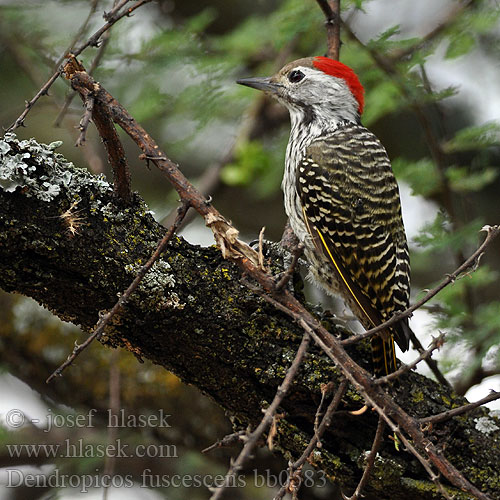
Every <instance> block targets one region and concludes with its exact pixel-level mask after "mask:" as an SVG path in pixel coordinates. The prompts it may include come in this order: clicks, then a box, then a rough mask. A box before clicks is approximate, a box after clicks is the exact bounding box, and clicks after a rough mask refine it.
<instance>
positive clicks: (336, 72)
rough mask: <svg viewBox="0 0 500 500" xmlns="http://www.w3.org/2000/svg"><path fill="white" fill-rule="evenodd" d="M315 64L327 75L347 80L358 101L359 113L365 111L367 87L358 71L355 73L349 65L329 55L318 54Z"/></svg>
mask: <svg viewBox="0 0 500 500" xmlns="http://www.w3.org/2000/svg"><path fill="white" fill-rule="evenodd" d="M313 66H314V67H315V68H316V69H319V70H320V71H323V73H326V74H327V75H331V76H334V77H336V78H342V79H343V80H345V82H346V83H347V85H348V86H349V88H350V89H351V92H352V95H353V96H354V97H355V98H356V100H357V101H358V104H359V107H358V110H359V114H360V115H361V114H362V113H363V107H364V105H365V89H364V88H363V85H361V82H360V81H359V78H358V77H357V75H356V73H354V71H353V70H352V69H351V68H349V66H346V65H345V64H343V63H341V62H339V61H335V60H334V59H330V58H329V57H322V56H318V57H315V58H314V59H313Z"/></svg>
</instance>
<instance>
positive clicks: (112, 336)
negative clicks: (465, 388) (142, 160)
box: [0, 134, 500, 500]
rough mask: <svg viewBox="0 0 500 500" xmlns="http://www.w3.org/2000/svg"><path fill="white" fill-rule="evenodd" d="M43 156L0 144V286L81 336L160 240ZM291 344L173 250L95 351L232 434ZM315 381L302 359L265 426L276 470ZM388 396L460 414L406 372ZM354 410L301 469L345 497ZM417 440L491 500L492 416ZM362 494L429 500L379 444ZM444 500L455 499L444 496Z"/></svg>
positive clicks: (358, 435) (352, 458)
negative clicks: (197, 402) (131, 366)
mask: <svg viewBox="0 0 500 500" xmlns="http://www.w3.org/2000/svg"><path fill="white" fill-rule="evenodd" d="M56 146H57V144H53V145H50V146H43V145H40V144H38V143H36V141H34V140H31V141H17V140H16V139H15V136H13V135H12V134H8V135H7V136H6V137H5V138H4V140H3V141H0V203H1V207H2V209H1V210H0V286H1V287H2V288H3V289H4V290H6V291H11V292H18V293H21V294H24V295H28V296H30V297H33V298H34V299H35V300H37V301H38V302H39V303H41V304H43V305H44V306H45V307H47V308H49V309H50V310H51V311H52V312H53V313H54V314H56V315H57V316H59V317H61V318H62V319H64V320H67V321H72V322H74V323H78V324H80V325H81V326H82V328H83V329H84V331H89V330H90V329H91V328H92V327H93V326H94V324H95V323H96V321H97V319H98V317H99V312H100V311H103V310H106V309H109V308H110V307H111V306H112V305H113V304H114V302H115V301H116V297H117V294H119V293H120V292H121V291H123V290H124V289H125V288H126V287H127V285H128V284H129V283H130V282H131V281H132V279H133V278H134V276H135V273H136V272H137V270H138V268H139V267H140V266H141V265H142V264H143V263H144V262H145V261H146V260H147V259H148V258H149V256H150V255H151V253H152V252H153V251H154V249H155V248H156V245H157V242H158V240H159V239H160V238H161V236H162V235H163V234H164V231H165V229H164V228H163V227H161V226H160V225H159V224H158V223H156V222H155V220H154V219H153V217H152V215H151V214H150V213H149V212H148V207H147V206H146V204H145V203H144V201H143V200H142V199H140V197H139V196H138V195H135V196H134V200H133V202H132V204H131V205H130V206H128V207H127V208H123V205H120V204H117V203H115V197H114V195H113V188H112V186H110V185H109V184H108V183H107V182H106V181H105V180H104V179H103V178H102V177H95V176H92V175H91V174H89V173H88V172H87V171H86V170H83V169H78V168H76V167H74V166H73V165H72V164H70V163H68V162H67V161H66V160H65V159H64V158H63V157H62V156H61V155H58V154H56V153H54V148H55V147H56ZM318 314H320V312H319V311H318ZM324 320H325V322H328V317H325V318H324ZM330 327H331V331H332V332H334V331H335V330H334V328H335V327H334V326H333V325H330ZM336 333H338V334H341V333H342V332H340V331H336ZM302 335H303V332H302V330H301V329H300V328H299V327H298V326H296V325H295V324H294V323H293V322H291V321H290V319H289V318H288V317H287V316H285V315H284V314H282V313H280V312H279V311H276V310H275V309H273V307H272V306H270V305H269V304H268V303H266V302H265V301H264V300H263V299H262V298H261V297H259V296H257V295H255V294H253V293H252V292H250V291H249V290H248V288H247V287H246V286H244V285H243V284H242V283H241V276H240V273H239V271H238V269H237V268H236V267H235V266H233V265H231V264H229V263H228V262H227V261H224V260H223V259H222V257H221V255H220V252H219V251H218V250H216V249H215V248H200V247H197V246H194V245H190V244H188V243H187V242H185V241H183V240H182V239H181V238H176V239H175V240H174V241H172V242H171V244H170V246H169V248H168V251H166V252H165V253H164V255H163V257H162V259H161V260H160V261H158V262H157V263H156V264H155V265H154V267H153V269H152V270H151V271H150V273H149V274H148V275H147V276H146V278H145V279H144V280H143V281H142V282H141V284H140V286H139V288H138V290H137V291H136V292H135V293H134V294H133V296H132V298H131V300H130V302H129V304H128V305H127V307H126V310H125V311H124V312H123V313H122V314H120V315H118V316H117V317H115V318H114V320H113V324H112V325H111V327H109V328H107V330H106V333H105V335H104V336H103V337H102V339H101V342H103V343H105V344H109V345H112V346H116V347H122V348H126V349H128V350H130V351H132V352H134V353H135V354H136V355H137V356H138V357H144V358H148V359H150V360H152V361H153V362H155V363H157V364H159V365H161V366H163V367H165V368H166V369H168V370H170V371H172V372H174V373H175V374H176V375H178V376H179V377H180V378H181V379H182V380H183V381H184V382H186V383H190V384H193V385H195V386H196V387H197V388H199V389H200V390H201V391H202V392H203V393H205V394H207V395H209V396H210V397H211V398H213V399H214V400H215V401H216V402H217V403H218V404H219V405H220V406H222V407H223V408H224V409H225V410H227V412H228V413H229V414H230V415H231V416H233V417H234V422H235V425H237V426H241V427H243V428H245V427H246V426H247V425H248V424H250V425H252V426H255V425H256V424H257V423H258V422H259V420H260V418H261V416H262V411H261V408H263V407H265V406H266V405H267V404H268V403H269V402H270V400H271V399H272V398H273V396H274V394H275V392H276V388H277V386H278V385H279V383H280V382H281V380H282V378H283V377H284V374H285V371H286V369H287V367H288V366H289V364H290V362H291V360H292V359H293V357H294V354H295V351H296V349H297V347H298V345H299V343H300V340H301V338H302ZM368 352H369V351H368V349H367V346H366V345H356V346H354V347H352V348H351V349H350V353H351V354H352V355H353V357H355V359H356V360H358V361H359V362H360V363H362V361H360V360H363V359H366V360H369V359H370V355H369V353H368ZM83 355H85V354H83ZM365 365H366V363H365ZM328 382H333V383H334V384H335V385H338V383H339V374H338V371H337V370H336V368H335V366H333V365H332V363H331V362H330V361H329V360H328V359H327V358H326V357H325V355H324V354H323V353H322V352H321V351H319V349H317V348H314V347H312V348H310V353H309V355H308V357H307V359H306V361H305V362H304V363H303V366H302V367H301V369H300V374H299V377H298V378H297V380H296V381H295V383H294V385H293V387H292V391H291V393H290V394H289V395H288V396H287V397H286V399H285V401H284V403H283V405H282V410H283V411H282V413H283V418H281V419H280V420H279V421H278V426H277V434H276V436H275V438H274V444H275V449H277V450H279V451H280V452H281V453H283V454H284V456H285V457H287V458H290V459H292V458H297V456H299V455H300V454H301V453H302V451H303V449H304V448H305V446H306V445H307V443H308V442H309V439H310V437H311V433H312V429H313V421H314V415H315V413H316V410H317V407H318V404H319V401H320V397H321V387H322V385H323V384H326V383H328ZM389 390H391V391H392V393H393V395H394V397H395V398H396V400H397V401H398V403H399V404H400V405H401V406H402V407H403V408H405V409H406V410H407V411H408V412H409V413H410V414H412V415H415V416H418V417H425V416H428V415H431V414H436V413H440V412H442V411H445V410H447V409H450V408H453V407H457V406H459V405H461V404H463V403H464V400H463V398H459V397H458V396H456V395H455V394H453V393H450V392H449V391H447V390H446V389H444V388H443V387H440V386H439V385H437V384H436V383H435V382H433V381H432V380H430V379H427V378H425V377H422V376H420V375H417V374H415V373H410V374H408V375H407V376H404V377H403V380H402V381H401V382H400V383H397V384H395V385H394V387H392V388H390V389H389ZM362 405H363V401H362V400H361V399H360V397H359V395H357V393H356V392H355V391H353V390H350V391H348V393H347V395H346V396H345V397H344V399H343V406H342V408H341V411H339V412H337V413H336V415H335V417H334V420H333V422H332V425H331V428H330V430H329V431H328V433H327V434H326V435H325V436H324V437H323V439H322V443H323V446H322V448H320V449H318V450H316V452H314V454H313V457H312V463H313V465H314V466H315V467H317V468H319V469H321V470H323V471H324V472H325V473H326V474H327V476H328V477H329V478H331V479H332V480H334V481H335V482H336V483H338V484H339V485H340V486H341V487H342V489H344V490H345V491H346V492H350V491H351V490H352V489H354V488H355V487H356V484H357V481H358V480H359V477H360V475H361V474H362V471H363V465H364V463H363V458H364V457H365V452H366V451H367V450H369V449H370V446H371V443H372V440H373V435H374V433H375V428H376V424H377V416H376V415H375V414H373V413H372V412H370V411H368V412H365V414H363V415H360V416H353V415H351V414H350V413H349V412H348V411H346V410H353V409H358V408H359V407H360V406H362ZM429 433H430V434H431V435H432V439H433V440H434V441H435V442H436V443H437V444H438V445H439V446H441V447H442V449H444V452H445V455H446V456H447V457H448V458H449V459H450V460H451V462H452V463H453V464H454V465H455V466H457V467H458V469H459V470H461V471H462V472H463V473H464V474H465V476H466V477H467V478H468V479H469V480H470V481H472V482H473V483H474V484H475V485H476V486H477V487H478V488H479V489H480V490H481V491H483V492H485V493H488V494H490V495H491V497H492V498H500V478H499V475H498V470H497V467H498V464H499V463H500V421H499V419H498V418H497V417H496V416H494V415H492V414H490V413H489V412H488V410H486V409H484V408H478V409H476V410H474V411H472V412H471V413H469V414H467V415H465V416H464V415H462V416H460V417H456V418H454V419H452V420H450V421H447V422H444V423H440V424H437V425H435V426H434V428H432V429H430V430H429ZM366 493H367V497H368V498H378V499H386V498H387V499H388V498H391V499H396V500H397V499H399V498H401V499H405V500H417V499H422V498H429V499H430V498H441V494H440V493H439V492H437V491H436V486H435V485H434V483H432V482H431V481H430V480H429V478H428V476H427V474H426V473H425V471H424V470H423V469H422V467H421V466H420V465H419V464H418V463H417V461H416V460H415V459H414V457H413V456H412V455H411V454H409V453H406V452H405V451H404V450H400V451H397V450H396V448H395V446H394V444H393V442H392V441H391V439H389V436H387V435H386V436H385V438H384V444H383V447H382V449H381V452H380V453H379V455H378V457H377V461H376V466H375V470H374V473H373V475H372V478H371V480H370V482H369V486H368V489H367V491H366ZM450 493H454V494H456V497H455V498H469V497H468V496H466V495H464V494H463V493H461V492H457V491H456V490H453V489H452V488H450Z"/></svg>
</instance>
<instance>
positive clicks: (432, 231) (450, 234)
mask: <svg viewBox="0 0 500 500" xmlns="http://www.w3.org/2000/svg"><path fill="white" fill-rule="evenodd" d="M483 225H484V224H483V222H482V221H481V220H480V219H474V220H471V221H470V222H468V223H467V224H464V225H462V226H461V227H460V228H459V229H453V227H452V224H451V221H450V218H449V216H448V215H447V214H446V213H445V212H443V211H441V212H439V213H438V214H437V215H436V217H435V219H434V221H433V222H431V223H429V224H425V225H424V226H423V227H422V229H421V231H420V234H419V235H418V236H416V237H415V238H414V241H415V243H417V245H419V246H420V247H421V248H422V249H423V250H425V251H427V252H456V251H459V250H463V249H465V248H467V247H468V246H471V245H472V246H475V245H476V243H477V241H478V236H479V230H480V229H481V228H482V227H483ZM451 265H453V263H451Z"/></svg>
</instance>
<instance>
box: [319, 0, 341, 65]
mask: <svg viewBox="0 0 500 500" xmlns="http://www.w3.org/2000/svg"><path fill="white" fill-rule="evenodd" d="M316 1H317V2H318V5H319V6H320V8H321V10H322V11H323V13H324V14H325V17H326V22H325V24H326V38H327V47H328V49H327V55H328V57H330V58H332V59H335V60H337V61H338V60H339V55H340V45H341V41H340V23H341V20H340V0H316Z"/></svg>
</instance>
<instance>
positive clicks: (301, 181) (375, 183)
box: [297, 124, 410, 350]
mask: <svg viewBox="0 0 500 500" xmlns="http://www.w3.org/2000/svg"><path fill="white" fill-rule="evenodd" d="M297 174H298V175H297V191H298V193H299V197H300V200H301V203H302V209H303V213H304V218H305V221H306V226H307V227H308V231H309V232H310V234H311V236H312V238H313V241H314V242H315V245H316V246H317V248H318V250H319V251H321V252H323V253H324V255H325V256H326V257H327V259H328V260H329V262H330V263H331V265H332V267H333V268H334V271H335V272H336V273H337V276H339V278H340V279H339V281H341V282H342V283H343V284H344V285H345V288H346V289H347V290H348V293H349V294H350V295H351V296H352V299H353V300H354V302H356V304H358V305H359V308H360V309H361V310H362V311H363V313H364V314H365V315H366V317H368V318H369V320H370V321H369V322H370V323H371V324H373V325H377V324H380V322H381V321H383V320H385V319H388V318H389V317H390V316H392V314H393V313H394V312H396V311H402V310H404V309H406V308H407V307H408V304H409V292H410V288H409V256H408V247H407V243H406V236H405V232H404V227H403V221H402V218H401V207H400V200H399V191H398V186H397V183H396V180H395V178H394V175H393V173H392V169H391V166H390V162H389V159H388V157H387V153H386V151H385V149H384V148H383V146H382V145H381V144H380V142H379V141H378V139H377V138H376V137H375V136H374V135H373V134H372V133H371V132H370V131H368V130H367V129H365V128H364V127H362V126H361V125H355V124H351V125H348V126H346V127H342V128H339V129H337V130H336V131H335V132H333V133H332V134H331V135H329V136H328V137H326V138H322V139H318V140H316V141H314V142H313V143H312V144H311V145H310V146H309V147H308V148H307V149H306V152H305V155H304V158H303V160H302V162H301V164H299V167H298V172H297ZM365 323H366V321H365ZM393 333H394V335H395V338H396V341H397V342H398V344H399V345H400V347H401V348H402V349H403V350H406V349H407V347H408V338H407V335H406V333H405V332H404V328H403V327H402V326H401V327H399V328H395V329H394V331H393Z"/></svg>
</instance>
